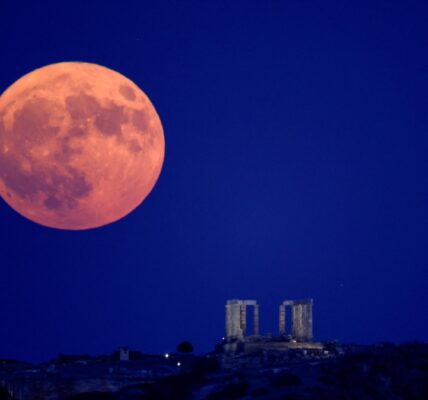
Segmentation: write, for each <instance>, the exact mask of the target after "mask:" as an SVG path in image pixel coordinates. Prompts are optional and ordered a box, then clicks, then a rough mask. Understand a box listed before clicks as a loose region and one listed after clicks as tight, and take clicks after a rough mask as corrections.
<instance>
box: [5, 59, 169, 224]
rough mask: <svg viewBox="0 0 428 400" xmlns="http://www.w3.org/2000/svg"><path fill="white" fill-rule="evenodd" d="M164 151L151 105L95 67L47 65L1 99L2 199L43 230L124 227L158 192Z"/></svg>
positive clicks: (109, 72)
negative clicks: (122, 222) (128, 217)
mask: <svg viewBox="0 0 428 400" xmlns="http://www.w3.org/2000/svg"><path fill="white" fill-rule="evenodd" d="M164 148H165V143H164V136H163V129H162V125H161V122H160V119H159V117H158V115H157V113H156V110H155V108H154V107H153V105H152V104H151V102H150V100H149V99H148V97H147V96H146V95H145V94H144V93H143V92H142V91H141V89H139V88H138V87H137V86H136V85H135V84H134V83H133V82H132V81H130V80H129V79H127V78H126V77H124V76H123V75H121V74H119V73H117V72H115V71H112V70H110V69H108V68H105V67H102V66H99V65H96V64H88V63H77V62H69V63H59V64H52V65H48V66H46V67H43V68H40V69H37V70H35V71H33V72H31V73H29V74H27V75H25V76H24V77H22V78H21V79H19V80H18V81H16V82H15V83H14V84H13V85H12V86H10V87H9V88H8V89H7V90H6V91H5V92H4V93H3V94H2V96H1V97H0V196H1V197H2V198H3V199H4V200H5V201H6V202H7V203H8V204H9V205H10V206H11V207H12V208H14V209H15V210H16V211H17V212H19V213H20V214H22V215H23V216H25V217H27V218H29V219H30V220H32V221H34V222H37V223H39V224H42V225H45V226H49V227H53V228H59V229H71V230H78V229H89V228H95V227H99V226H102V225H105V224H108V223H111V222H113V221H116V220H118V219H120V218H122V217H123V216H125V215H126V214H128V213H129V212H131V211H132V210H133V209H135V208H136V207H137V206H138V205H139V204H140V203H141V202H142V201H143V200H144V199H145V198H146V196H147V195H148V194H149V192H150V191H151V190H152V188H153V186H154V185H155V183H156V181H157V179H158V177H159V174H160V171H161V168H162V164H163V159H164Z"/></svg>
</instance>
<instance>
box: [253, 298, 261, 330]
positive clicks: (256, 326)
mask: <svg viewBox="0 0 428 400" xmlns="http://www.w3.org/2000/svg"><path fill="white" fill-rule="evenodd" d="M259 333H260V324H259V305H258V304H254V336H259Z"/></svg>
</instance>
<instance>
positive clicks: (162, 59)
mask: <svg viewBox="0 0 428 400" xmlns="http://www.w3.org/2000/svg"><path fill="white" fill-rule="evenodd" d="M0 15H1V27H0V49H1V59H2V62H1V74H0V90H1V91H3V90H5V89H6V88H7V87H8V86H9V85H10V84H12V83H13V82H14V81H15V80H17V79H18V78H19V77H21V76H22V75H24V74H25V73H27V72H29V71H31V70H33V69H35V68H38V67H41V66H43V65H46V64H50V63H55V62H60V61H75V60H78V61H87V62H94V63H98V64H101V65H104V66H106V67H109V68H111V69H114V70H117V71H119V72H121V73H122V74H124V75H125V76H127V77H129V78H130V79H132V80H133V81H134V82H135V83H136V84H137V85H139V86H140V87H141V88H142V89H143V90H144V91H145V92H146V93H147V94H148V96H149V97H150V99H151V100H152V102H153V103H154V105H155V107H156V109H157V111H158V113H159V115H160V117H161V120H162V123H163V126H164V130H165V139H166V158H165V163H164V167H163V171H162V174H161V176H160V179H159V181H158V183H157V185H156V187H155V188H154V190H153V191H152V193H151V194H150V196H149V197H148V198H147V200H146V201H145V202H144V203H143V204H142V205H141V206H140V207H139V208H138V209H136V210H135V211H134V212H133V213H132V214H130V215H129V216H127V217H126V218H124V219H122V220H120V221H119V222H117V223H114V224H111V225H108V226H106V227H103V228H99V229H95V230H89V231H81V232H68V231H60V230H54V229H49V228H45V227H42V226H39V225H36V224H34V223H32V222H30V221H28V220H26V219H24V218H23V217H21V216H20V215H19V214H17V213H16V212H15V211H13V210H12V209H11V208H10V207H9V206H8V205H7V204H6V203H5V202H4V201H1V202H0V239H1V241H0V250H1V257H0V263H1V266H0V272H1V278H0V315H1V324H0V358H1V357H13V358H20V359H28V360H36V361H39V360H46V359H49V358H52V357H54V356H56V355H57V354H58V353H59V352H63V353H91V354H99V353H107V352H111V351H112V350H114V349H115V348H116V347H117V346H118V345H128V346H130V347H132V348H135V349H140V350H142V351H144V352H164V351H173V350H174V349H175V346H176V344H177V343H178V342H179V341H180V340H183V339H188V340H190V341H191V342H192V343H193V344H194V346H195V348H196V351H197V352H205V351H209V350H211V349H212V348H213V346H214V344H215V343H216V342H218V341H219V339H220V338H221V337H222V336H223V333H224V303H225V301H226V299H228V298H255V299H257V300H258V301H259V303H260V304H261V309H260V313H261V331H262V332H272V333H277V329H278V328H277V317H278V315H277V314H278V308H277V307H278V305H279V303H280V302H281V301H282V300H284V299H286V298H303V297H313V298H314V301H315V308H314V333H315V336H316V338H317V339H320V340H326V339H338V340H340V341H344V342H361V343H367V342H376V341H384V340H387V341H397V342H403V341H410V340H424V341H426V340H428V313H427V312H426V308H427V304H428V290H427V282H428V272H427V268H428V243H427V241H428V240H427V228H428V213H427V202H428V180H427V171H428V162H427V152H428V113H427V104H428V101H427V93H428V23H427V21H428V3H427V2H424V1H384V2H376V1H369V2H367V3H366V4H364V2H362V1H358V2H357V1H355V2H343V1H325V0H323V1H319V2H318V1H300V0H299V1H297V0H296V1H285V0H284V1H249V0H247V1H159V2H157V1H153V2H145V1H135V2H132V1H121V2H119V1H116V2H115V1H110V2H109V1H86V2H81V3H78V2H72V3H69V5H65V3H63V2H52V3H49V2H46V1H45V2H27V4H23V3H21V2H12V1H9V2H4V4H3V3H2V5H1V7H0Z"/></svg>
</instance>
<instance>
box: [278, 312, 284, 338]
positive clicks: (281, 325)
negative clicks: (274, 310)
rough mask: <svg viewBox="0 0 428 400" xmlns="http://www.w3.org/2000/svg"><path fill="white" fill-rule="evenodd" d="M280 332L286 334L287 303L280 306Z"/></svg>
mask: <svg viewBox="0 0 428 400" xmlns="http://www.w3.org/2000/svg"><path fill="white" fill-rule="evenodd" d="M279 334H280V336H284V335H285V304H281V305H280V306H279Z"/></svg>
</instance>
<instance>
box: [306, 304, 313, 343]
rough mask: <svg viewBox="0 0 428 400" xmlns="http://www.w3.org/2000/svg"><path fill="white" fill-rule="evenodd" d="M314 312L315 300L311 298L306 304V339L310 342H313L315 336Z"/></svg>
mask: <svg viewBox="0 0 428 400" xmlns="http://www.w3.org/2000/svg"><path fill="white" fill-rule="evenodd" d="M312 313H313V301H312V300H309V301H308V303H307V304H306V340H307V341H308V342H311V341H312V340H313V338H314V333H313V321H312Z"/></svg>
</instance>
